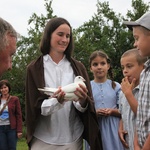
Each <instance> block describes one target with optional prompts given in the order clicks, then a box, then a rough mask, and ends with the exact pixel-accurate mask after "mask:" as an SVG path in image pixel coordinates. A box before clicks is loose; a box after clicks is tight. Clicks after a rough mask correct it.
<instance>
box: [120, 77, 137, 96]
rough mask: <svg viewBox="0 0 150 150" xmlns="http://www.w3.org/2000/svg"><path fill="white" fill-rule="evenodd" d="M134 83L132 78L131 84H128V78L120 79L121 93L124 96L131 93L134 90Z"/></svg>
mask: <svg viewBox="0 0 150 150" xmlns="http://www.w3.org/2000/svg"><path fill="white" fill-rule="evenodd" d="M135 82H136V79H135V78H134V79H133V80H132V82H131V83H130V82H129V80H128V77H125V78H123V79H122V82H121V90H122V92H123V93H124V94H125V95H126V94H127V93H128V92H132V90H133V89H134V87H135Z"/></svg>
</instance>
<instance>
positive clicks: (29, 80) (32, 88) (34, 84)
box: [25, 56, 48, 145]
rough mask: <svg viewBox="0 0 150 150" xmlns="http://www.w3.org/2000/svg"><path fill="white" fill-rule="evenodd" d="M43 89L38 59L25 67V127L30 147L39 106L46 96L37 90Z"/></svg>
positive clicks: (41, 64)
mask: <svg viewBox="0 0 150 150" xmlns="http://www.w3.org/2000/svg"><path fill="white" fill-rule="evenodd" d="M41 87H44V69H43V58H42V56H41V57H39V58H38V59H37V60H36V61H33V62H31V63H30V64H29V65H28V67H27V74H26V88H25V90H26V92H25V93H26V95H25V100H26V108H25V110H26V116H25V118H26V119H25V120H26V126H27V143H28V144H29V145H30V142H31V140H32V136H33V133H34V131H35V127H36V124H37V123H38V118H39V116H40V115H41V104H42V102H43V100H44V99H46V98H47V97H48V96H47V95H45V94H41V92H39V91H38V88H41Z"/></svg>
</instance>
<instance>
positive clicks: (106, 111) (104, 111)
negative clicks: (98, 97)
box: [96, 108, 112, 116]
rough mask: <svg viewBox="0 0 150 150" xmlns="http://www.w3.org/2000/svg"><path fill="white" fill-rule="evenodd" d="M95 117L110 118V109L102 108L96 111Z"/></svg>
mask: <svg viewBox="0 0 150 150" xmlns="http://www.w3.org/2000/svg"><path fill="white" fill-rule="evenodd" d="M96 113H97V115H98V116H99V115H102V116H110V115H111V114H112V109H111V108H102V109H98V110H96Z"/></svg>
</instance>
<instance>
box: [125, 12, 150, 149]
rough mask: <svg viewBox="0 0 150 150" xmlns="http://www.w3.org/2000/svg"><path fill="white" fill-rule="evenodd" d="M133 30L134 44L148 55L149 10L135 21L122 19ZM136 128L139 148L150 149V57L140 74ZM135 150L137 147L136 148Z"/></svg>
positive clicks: (144, 54) (143, 53)
mask: <svg viewBox="0 0 150 150" xmlns="http://www.w3.org/2000/svg"><path fill="white" fill-rule="evenodd" d="M124 24H126V25H127V26H128V27H129V29H131V30H133V37H134V39H135V42H134V46H135V47H137V49H138V50H139V53H140V55H141V56H143V57H149V56H150V11H149V12H147V13H145V14H144V15H143V16H142V17H140V18H139V19H138V20H136V21H124ZM136 130H137V136H138V144H139V147H140V148H139V149H142V150H150V59H148V61H147V62H146V63H145V69H144V70H143V71H142V73H141V76H140V84H139V96H138V109H137V121H136ZM136 150H137V149H136Z"/></svg>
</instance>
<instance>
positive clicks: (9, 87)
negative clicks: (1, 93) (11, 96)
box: [0, 80, 11, 93]
mask: <svg viewBox="0 0 150 150" xmlns="http://www.w3.org/2000/svg"><path fill="white" fill-rule="evenodd" d="M3 85H6V86H7V87H8V89H9V93H10V91H11V86H10V83H9V82H8V80H1V81H0V89H1V88H2V86H3Z"/></svg>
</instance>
